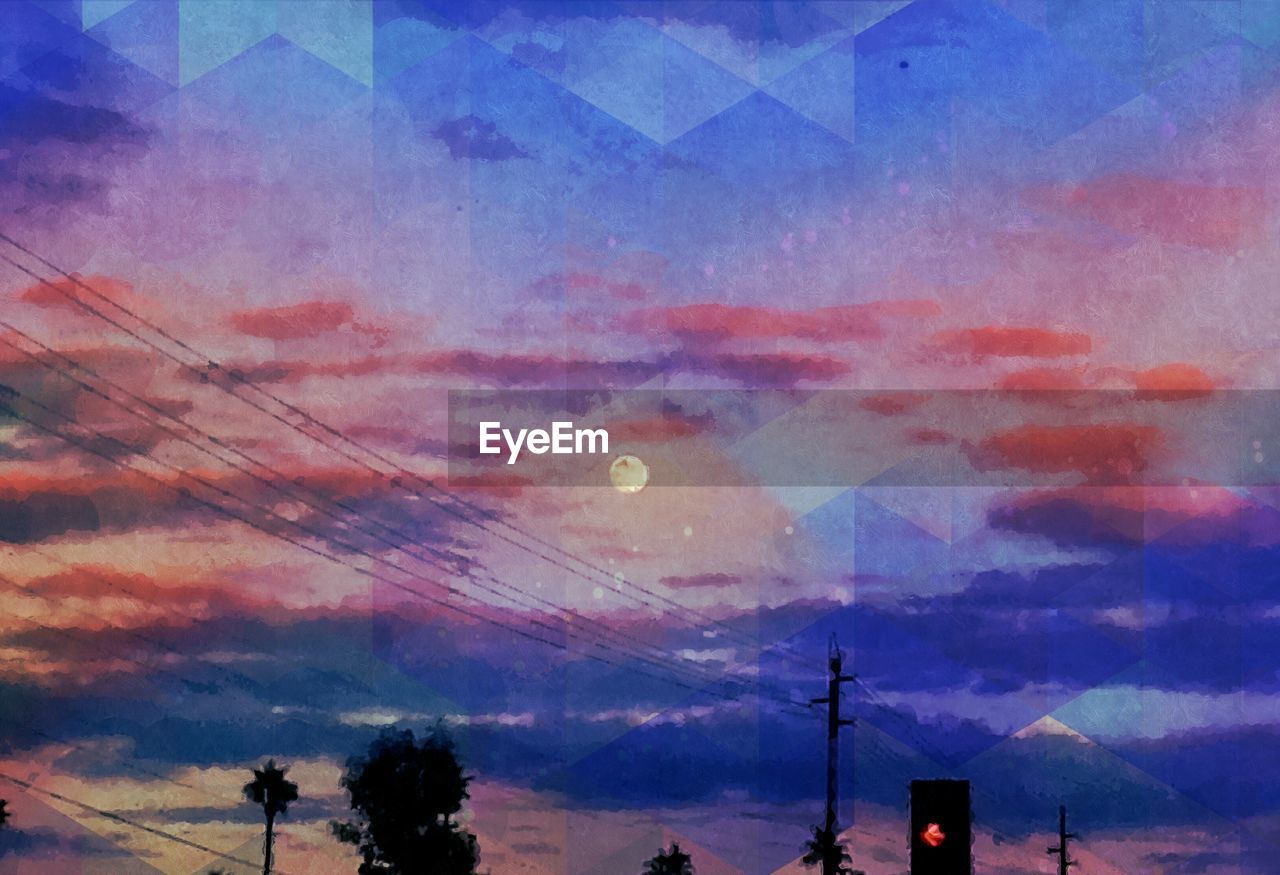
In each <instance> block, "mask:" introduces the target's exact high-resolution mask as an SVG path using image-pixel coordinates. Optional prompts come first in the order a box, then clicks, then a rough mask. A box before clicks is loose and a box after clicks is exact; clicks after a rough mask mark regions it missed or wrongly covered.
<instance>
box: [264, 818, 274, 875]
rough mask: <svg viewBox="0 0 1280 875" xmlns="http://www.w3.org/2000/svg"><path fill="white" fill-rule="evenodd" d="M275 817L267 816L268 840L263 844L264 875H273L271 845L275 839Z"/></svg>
mask: <svg viewBox="0 0 1280 875" xmlns="http://www.w3.org/2000/svg"><path fill="white" fill-rule="evenodd" d="M275 820H276V819H275V816H274V815H271V814H268V815H267V838H266V841H264V842H263V843H262V875H271V843H272V841H273V840H274V839H275V831H274V828H275Z"/></svg>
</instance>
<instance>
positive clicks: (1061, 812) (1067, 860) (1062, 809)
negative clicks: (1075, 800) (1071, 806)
mask: <svg viewBox="0 0 1280 875" xmlns="http://www.w3.org/2000/svg"><path fill="white" fill-rule="evenodd" d="M1075 837H1076V835H1075V833H1070V832H1067V806H1065V805H1059V806H1058V846H1057V847H1056V848H1050V849H1049V855H1050V856H1053V855H1054V854H1057V855H1058V875H1067V870H1068V869H1070V868H1071V867H1072V866H1074V865H1075V861H1074V860H1072V859H1071V855H1070V853H1069V852H1068V851H1067V843H1068V842H1070V841H1071V840H1072V839H1073V838H1075Z"/></svg>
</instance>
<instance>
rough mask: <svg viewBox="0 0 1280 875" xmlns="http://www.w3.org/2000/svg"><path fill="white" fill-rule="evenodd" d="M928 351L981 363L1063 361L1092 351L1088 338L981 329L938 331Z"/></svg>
mask: <svg viewBox="0 0 1280 875" xmlns="http://www.w3.org/2000/svg"><path fill="white" fill-rule="evenodd" d="M931 344H932V347H933V348H934V349H935V350H936V351H938V352H940V353H943V354H945V355H949V356H956V357H959V358H965V359H969V360H971V361H982V360H983V359H986V358H989V357H997V358H1063V357H1068V356H1078V355H1085V354H1087V353H1088V352H1089V351H1090V350H1091V349H1092V348H1093V342H1092V340H1090V338H1089V335H1087V334H1080V333H1077V332H1067V331H1053V330H1050V329H1047V328H1013V327H1008V328H1007V327H1003V326H985V327H982V328H964V329H957V330H952V331H942V332H939V333H938V334H935V335H934V336H933V339H932V341H931Z"/></svg>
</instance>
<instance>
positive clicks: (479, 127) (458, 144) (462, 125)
mask: <svg viewBox="0 0 1280 875" xmlns="http://www.w3.org/2000/svg"><path fill="white" fill-rule="evenodd" d="M432 136H434V137H435V138H436V139H437V140H440V141H441V142H442V143H444V144H445V145H446V146H448V147H449V154H450V155H451V156H453V158H455V159H471V160H476V161H510V160H512V159H514V158H529V157H530V155H529V153H528V152H526V151H524V150H523V149H521V148H520V147H519V146H517V145H516V144H515V142H514V141H513V140H512V139H511V138H510V137H508V136H506V135H505V134H502V133H500V132H499V131H498V126H497V125H495V124H494V123H493V122H491V121H487V120H485V119H482V118H478V117H476V116H474V115H465V116H463V117H462V118H458V119H453V120H452V121H447V122H444V123H442V124H440V125H439V126H438V127H436V129H435V131H433V132H432Z"/></svg>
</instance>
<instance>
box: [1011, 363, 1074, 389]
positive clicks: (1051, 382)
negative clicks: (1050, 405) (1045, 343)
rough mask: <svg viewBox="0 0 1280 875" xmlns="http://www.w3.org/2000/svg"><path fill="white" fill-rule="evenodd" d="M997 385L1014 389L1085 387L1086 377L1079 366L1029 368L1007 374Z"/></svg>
mask: <svg viewBox="0 0 1280 875" xmlns="http://www.w3.org/2000/svg"><path fill="white" fill-rule="evenodd" d="M997 386H998V388H1000V389H1009V390H1012V391H1054V390H1069V389H1083V388H1084V379H1083V375H1082V372H1081V371H1080V370H1079V369H1078V368H1071V369H1063V368H1029V369H1027V370H1025V371H1014V372H1013V373H1011V374H1006V375H1005V376H1004V377H1003V378H1001V380H1000V382H999V383H998V384H997Z"/></svg>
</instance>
